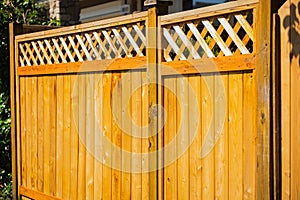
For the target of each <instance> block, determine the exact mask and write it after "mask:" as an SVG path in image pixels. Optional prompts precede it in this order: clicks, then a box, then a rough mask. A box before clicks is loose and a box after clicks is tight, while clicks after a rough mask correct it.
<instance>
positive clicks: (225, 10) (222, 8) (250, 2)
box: [159, 0, 259, 26]
mask: <svg viewBox="0 0 300 200" xmlns="http://www.w3.org/2000/svg"><path fill="white" fill-rule="evenodd" d="M258 2H259V0H247V1H234V2H228V3H223V4H218V5H214V6H209V7H204V8H198V9H194V10H188V11H184V12H180V13H174V14H169V15H163V16H161V17H159V18H160V20H161V25H162V26H163V25H167V24H172V23H178V22H183V21H188V20H194V19H199V18H206V17H212V16H216V15H222V14H229V13H233V12H238V11H242V10H247V9H251V8H254V7H255V6H256V5H257V4H258Z"/></svg>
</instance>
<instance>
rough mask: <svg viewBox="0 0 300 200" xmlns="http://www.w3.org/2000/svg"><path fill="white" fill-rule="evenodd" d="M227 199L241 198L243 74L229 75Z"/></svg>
mask: <svg viewBox="0 0 300 200" xmlns="http://www.w3.org/2000/svg"><path fill="white" fill-rule="evenodd" d="M229 97H230V99H229V108H228V109H229V123H228V126H229V127H228V129H229V199H241V198H243V162H242V160H243V149H242V147H243V130H242V128H243V124H242V119H243V110H242V108H243V74H242V73H237V74H230V75H229Z"/></svg>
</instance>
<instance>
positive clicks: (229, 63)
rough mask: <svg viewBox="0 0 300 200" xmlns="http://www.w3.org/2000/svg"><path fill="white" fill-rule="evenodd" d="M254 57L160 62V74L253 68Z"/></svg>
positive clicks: (242, 56)
mask: <svg viewBox="0 0 300 200" xmlns="http://www.w3.org/2000/svg"><path fill="white" fill-rule="evenodd" d="M254 62H255V57H254V56H253V55H252V54H250V55H241V56H229V57H221V58H206V59H197V60H183V61H173V62H163V63H162V75H164V76H166V75H177V74H199V73H211V72H231V71H245V70H253V69H255V65H254Z"/></svg>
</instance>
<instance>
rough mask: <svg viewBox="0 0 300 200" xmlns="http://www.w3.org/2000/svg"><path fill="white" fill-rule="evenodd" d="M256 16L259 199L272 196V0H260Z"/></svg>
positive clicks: (257, 180) (257, 183) (257, 187)
mask: <svg viewBox="0 0 300 200" xmlns="http://www.w3.org/2000/svg"><path fill="white" fill-rule="evenodd" d="M257 13H258V15H257V18H256V23H257V24H256V26H257V34H256V37H257V38H256V49H257V50H256V51H257V56H256V62H255V64H256V70H255V76H256V94H257V110H256V111H257V122H256V126H257V128H256V130H257V131H256V133H257V179H256V189H257V199H270V197H271V190H270V189H271V188H270V187H271V185H270V167H271V166H270V155H271V152H270V150H271V149H270V135H271V131H270V130H271V129H270V128H271V118H270V101H271V98H270V91H271V87H270V69H271V63H270V61H271V21H272V17H271V0H260V1H259V7H258V11H257Z"/></svg>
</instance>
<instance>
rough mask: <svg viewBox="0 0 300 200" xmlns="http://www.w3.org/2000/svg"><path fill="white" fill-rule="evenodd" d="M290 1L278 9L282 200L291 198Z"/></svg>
mask: <svg viewBox="0 0 300 200" xmlns="http://www.w3.org/2000/svg"><path fill="white" fill-rule="evenodd" d="M289 11H290V1H286V2H285V4H283V6H282V7H281V8H280V9H279V15H280V18H281V22H280V24H281V28H280V38H281V39H280V42H281V49H280V52H281V58H280V59H281V63H280V66H281V70H280V71H281V137H282V141H281V154H282V158H281V159H282V160H281V171H282V175H281V177H282V189H281V191H282V199H284V200H288V199H290V198H291V152H290V147H291V67H290V57H289V55H290V44H289V43H288V41H289V29H285V28H284V27H283V26H284V25H285V26H287V27H290V21H289V20H285V19H286V17H288V16H289Z"/></svg>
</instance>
